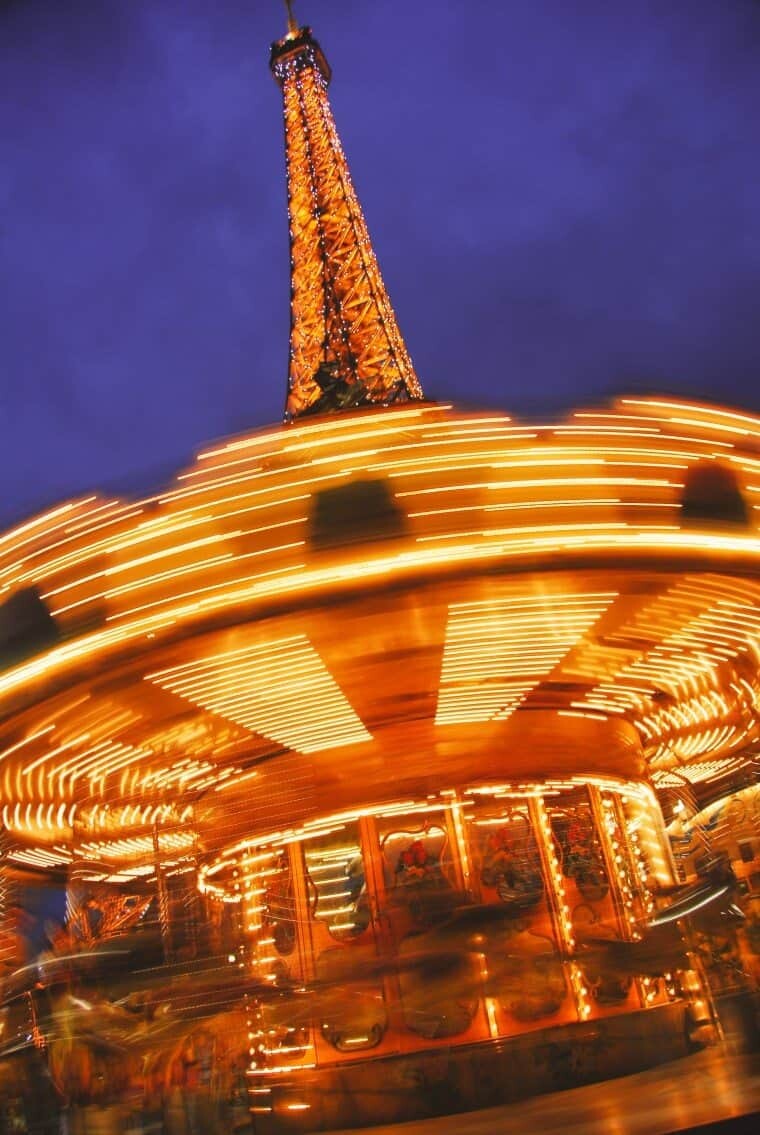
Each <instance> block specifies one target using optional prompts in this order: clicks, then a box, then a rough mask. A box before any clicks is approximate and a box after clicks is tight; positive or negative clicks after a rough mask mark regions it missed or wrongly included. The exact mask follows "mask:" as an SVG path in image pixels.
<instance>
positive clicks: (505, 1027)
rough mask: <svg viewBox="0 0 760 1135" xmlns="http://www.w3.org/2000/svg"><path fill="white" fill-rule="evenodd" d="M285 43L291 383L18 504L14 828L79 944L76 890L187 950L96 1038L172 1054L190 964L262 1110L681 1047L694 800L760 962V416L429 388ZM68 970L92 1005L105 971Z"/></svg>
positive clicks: (441, 1098)
mask: <svg viewBox="0 0 760 1135" xmlns="http://www.w3.org/2000/svg"><path fill="white" fill-rule="evenodd" d="M272 65H273V69H274V72H275V75H276V77H277V79H278V81H279V82H280V84H281V86H282V90H283V95H284V100H285V122H286V142H287V152H288V198H289V210H290V222H291V247H292V270H293V306H292V329H291V371H290V395H289V400H288V418H289V419H290V420H289V421H288V422H287V423H286V424H283V423H279V424H277V425H275V426H273V427H271V428H269V429H265V430H260V431H257V432H255V433H251V434H249V435H247V436H242V437H238V438H233V439H229V440H226V441H222V442H219V443H217V444H214V445H212V446H210V447H209V448H208V449H207V450H205V451H204V452H202V453H200V454H199V456H198V458H197V460H196V462H195V463H194V464H193V465H192V466H191V467H190V468H189V469H187V470H185V471H184V472H182V473H181V474H179V475H178V476H177V478H176V479H175V480H174V482H173V483H172V484H171V485H169V486H168V487H167V488H166V489H164V490H163V491H160V492H157V493H156V494H154V495H152V496H150V497H148V498H147V499H144V500H115V499H108V498H101V497H98V496H96V495H93V496H88V497H85V498H82V499H80V500H74V501H70V502H67V503H64V504H62V505H59V506H57V507H55V508H53V509H51V510H50V511H49V512H47V513H45V514H43V515H40V516H36V517H32V518H31V519H29V520H28V521H26V522H25V523H23V524H21V525H19V526H18V527H17V528H15V529H14V530H12V531H10V532H7V533H5V534H3V535H2V536H0V822H1V823H2V827H3V831H2V847H0V850H2V852H3V854H2V856H1V857H0V868H2V869H3V870H7V872H8V874H9V875H14V873H15V874H18V876H19V877H23V878H25V879H27V878H28V877H29V876H30V875H32V874H34V875H35V876H36V877H44V878H49V877H50V875H51V874H52V875H53V876H55V877H58V878H61V877H62V876H66V877H67V878H68V880H69V895H70V898H71V899H72V909H71V912H70V918H69V933H68V934H67V935H66V936H65V937H64V940H63V952H64V953H66V954H67V956H68V954H69V953H75V954H76V952H77V950H78V949H81V947H82V945H83V944H84V945H85V946H86V947H87V949H88V951H89V949H90V948H92V947H93V942H92V941H91V937H92V934H91V931H92V929H93V928H92V922H91V920H89V919H88V917H87V915H88V911H91V910H92V909H93V907H97V908H98V910H99V918H98V920H97V921H98V923H99V926H100V927H101V930H102V929H103V928H104V927H105V928H106V929H107V928H109V927H111V928H113V933H114V934H116V933H122V935H123V932H124V930H125V928H126V929H129V930H130V931H132V930H135V928H137V929H138V930H140V929H141V928H142V927H143V921H144V919H147V918H148V916H149V915H150V917H152V918H153V922H154V927H155V928H157V929H158V931H160V940H161V946H162V948H163V960H164V961H166V962H174V963H175V965H174V967H172V966H168V965H167V966H156V968H155V971H154V970H151V971H141V975H140V976H139V977H138V976H135V978H134V982H135V986H134V989H133V990H132V993H133V995H134V996H133V998H132V999H131V1000H132V1002H133V1003H134V1004H135V1005H138V1004H139V1005H142V1004H145V1005H147V1004H149V1003H153V1004H156V1003H157V1000H156V997H155V996H154V994H153V993H152V992H151V988H150V982H151V981H153V982H154V983H155V981H158V982H159V984H160V1001H161V1004H162V1009H161V1011H160V1012H157V1013H156V1014H155V1018H151V1021H148V1020H147V1019H144V1018H143V1017H142V1015H140V1016H139V1017H136V1016H134V1015H133V1014H132V1015H130V1014H129V1013H127V1011H126V1010H124V1015H123V1016H122V1017H121V1018H119V1019H118V1021H117V1022H116V1023H117V1024H118V1028H119V1030H120V1031H119V1033H118V1037H117V1039H118V1043H117V1044H115V1045H114V1046H113V1059H114V1061H116V1062H117V1063H123V1055H122V1053H123V1045H122V1041H123V1037H124V1035H126V1033H127V1032H128V1030H129V1028H130V1025H131V1026H134V1028H135V1029H139V1032H140V1041H139V1043H140V1044H141V1045H143V1046H148V1045H149V1044H150V1043H155V1047H156V1049H157V1050H158V1053H157V1054H156V1053H153V1055H154V1056H156V1066H159V1067H164V1068H166V1069H167V1077H169V1078H170V1076H169V1069H170V1067H171V1053H172V1052H175V1053H176V1051H177V1049H178V1045H180V1042H181V1041H182V1039H183V1033H184V1034H187V1035H186V1037H185V1039H186V1040H187V1043H188V1044H190V1046H191V1047H192V1044H194V1043H195V1041H197V1040H198V1038H197V1036H196V1037H195V1040H193V1033H194V1030H195V1028H196V1022H195V1021H193V1020H192V1019H191V1016H190V1014H189V1011H188V1002H187V996H188V988H189V986H191V987H192V999H191V1000H192V1005H193V1006H195V1007H196V1008H197V1010H198V1012H199V1013H202V1014H203V1016H204V1022H203V1029H204V1030H205V1040H204V1038H203V1037H201V1045H203V1044H207V1042H208V1036H209V1035H210V1034H214V1035H215V1036H216V1038H217V1040H218V1044H217V1047H216V1052H217V1054H218V1058H219V1060H220V1061H222V1059H227V1060H228V1066H227V1067H226V1068H225V1067H220V1068H219V1069H218V1070H217V1071H218V1081H219V1082H220V1083H222V1082H223V1083H228V1082H230V1080H231V1077H232V1072H233V1067H232V1065H233V1064H234V1067H235V1068H238V1069H239V1067H240V1064H241V1062H242V1064H243V1065H244V1067H245V1071H244V1074H243V1075H244V1083H245V1084H247V1086H248V1089H249V1093H250V1094H249V1100H250V1104H251V1110H252V1112H253V1113H254V1115H255V1120H256V1131H257V1132H261V1133H263V1135H281V1133H282V1132H291V1131H296V1130H301V1131H309V1132H311V1131H315V1130H319V1129H327V1130H332V1129H335V1128H340V1127H346V1126H348V1125H351V1126H355V1125H356V1124H358V1123H363V1122H366V1123H368V1124H371V1123H378V1122H383V1121H388V1122H392V1121H396V1120H398V1119H403V1118H413V1117H415V1116H416V1115H419V1114H426V1113H431V1112H432V1113H436V1112H445V1111H451V1110H463V1109H468V1108H471V1107H476V1106H479V1105H482V1104H486V1103H497V1102H500V1101H504V1100H507V1099H511V1098H515V1097H518V1096H520V1095H524V1094H526V1093H530V1092H538V1091H544V1090H548V1089H553V1088H561V1087H567V1086H569V1085H570V1084H571V1083H573V1082H578V1080H583V1079H594V1078H601V1077H603V1076H608V1075H614V1074H618V1073H621V1072H625V1071H632V1070H634V1069H636V1068H639V1067H642V1066H644V1065H646V1064H649V1063H653V1062H657V1061H664V1060H667V1059H668V1058H671V1057H678V1056H681V1055H683V1054H684V1052H685V1051H686V1048H687V1045H688V1044H689V1043H695V1042H697V1041H699V1040H700V1039H705V1038H706V1036H708V1034H710V1033H711V1030H714V1029H715V1027H716V1014H715V1012H714V1011H713V1006H712V1005H711V998H710V982H709V981H707V980H706V974H705V969H706V968H707V970H708V971H709V969H710V965H709V958H708V957H707V955H706V953H705V951H704V949H703V948H702V947H703V945H704V943H703V942H702V943H700V950H699V951H697V950H696V949H695V948H694V945H695V943H694V941H692V942H689V941H686V942H684V941H683V940H682V937H681V935H680V933H679V932H678V930H676V929H675V927H677V925H678V923H679V921H680V918H681V916H682V915H684V914H685V913H687V912H688V911H689V910H690V909H691V908H692V907H699V908H700V911H701V913H702V915H703V916H704V917H706V918H707V917H708V916H709V915H711V913H712V915H714V916H715V921H716V923H717V925H718V926H719V929H720V935H721V938H720V948H719V950H718V953H719V955H720V957H721V958H725V957H727V956H728V955H727V948H726V941H725V940H724V939H725V932H724V931H725V920H724V919H723V917H722V909H723V908H722V907H721V906H720V903H721V901H722V900H723V898H724V897H725V896H726V895H727V894H728V893H729V891H731V896H732V897H733V895H734V891H733V890H731V887H732V883H731V880H730V878H729V877H728V876H727V875H725V874H723V875H721V876H720V877H718V878H712V879H708V881H707V882H705V880H704V879H701V880H700V879H699V878H698V877H699V875H700V872H701V871H702V867H703V860H704V858H705V855H706V854H707V853H709V852H710V848H709V846H708V845H707V844H708V843H709V841H707V842H706V838H707V837H706V835H705V833H706V832H707V831H708V829H709V832H710V836H711V838H712V836H713V835H714V834H715V833H718V832H720V841H722V843H720V841H719V846H720V847H721V849H722V850H725V851H726V854H727V855H728V857H729V858H730V859H731V860H732V861H733V862H734V864H735V865H736V866H737V873H741V874H742V876H743V880H744V883H745V884H746V888H747V890H746V894H745V897H744V899H742V900H740V901H743V902H745V907H746V911H747V926H748V927H750V928H752V935H750V933H749V930H748V929H746V928H745V929H744V930H743V931H742V934H743V935H744V938H743V943H744V954H743V957H744V958H745V960H746V959H747V958H750V955H751V959H750V960H751V964H752V965H754V966H755V970H756V971H757V949H756V948H755V949H754V954H753V953H752V943H753V942H755V943H756V942H757V941H758V939H760V839H758V818H759V817H760V789H759V788H758V786H757V766H758V759H759V757H760V715H759V713H758V710H759V709H760V509H759V508H758V506H757V505H755V506H754V507H752V504H751V502H752V501H753V500H756V499H757V495H756V494H757V493H758V492H760V484H758V481H759V480H760V478H759V477H758V473H759V471H760V419H758V418H757V417H753V416H751V415H748V414H742V413H738V412H736V411H733V410H729V409H722V408H719V407H713V406H701V405H698V404H695V403H676V402H674V401H672V400H668V399H667V398H656V397H653V398H621V399H619V400H618V401H617V402H616V403H615V404H613V405H611V406H607V407H602V408H598V407H597V408H591V409H583V410H579V411H577V412H574V413H572V414H571V415H570V416H569V417H568V418H567V419H566V420H563V421H559V422H554V423H546V422H544V423H539V424H533V423H521V422H514V421H512V420H511V419H510V418H509V417H508V416H507V415H506V414H504V413H501V412H498V411H493V412H483V413H471V412H467V411H462V410H458V409H456V408H452V407H451V406H448V405H442V404H436V403H431V402H426V401H423V400H422V399H421V397H420V389H419V385H418V383H417V381H416V379H415V377H414V373H413V371H412V369H411V364H410V363H409V360H408V356H407V354H406V351H405V349H404V346H403V342H402V340H401V337H400V335H399V332H398V329H397V327H396V323H395V320H394V317H393V314H392V312H391V309H390V305H389V303H388V300H387V296H386V294H385V291H384V289H383V287H382V283H381V281H380V276H379V272H378V270H377V265H376V263H375V260H374V256H373V255H372V251H371V248H370V246H369V241H368V238H367V235H366V229H365V227H364V222H363V219H362V218H361V213H360V211H359V206H358V203H357V201H356V197H355V194H354V192H353V189H352V188H351V183H350V179H349V177H348V171H347V169H346V166H345V160H344V158H343V155H342V152H341V150H340V145H339V143H338V140H337V135H336V134H335V128H334V125H333V123H332V118H331V115H330V109H329V105H328V102H327V96H326V84H327V78H328V76H329V69H328V67H327V63H326V62H325V59H324V56H323V55H322V53H321V51H320V49H319V47H318V45H317V44H316V41H315V40H314V39H313V37H312V35H311V33H310V32H309V31H308V30H307V29H304V28H297V27H296V26H295V24H294V23H293V22H291V25H290V28H289V31H288V34H287V35H286V36H285V37H284V38H283V39H282V40H279V41H278V42H277V43H276V44H275V45H274V47H273V50H272ZM388 403H394V404H393V405H388ZM327 410H333V411H335V410H339V411H341V412H338V413H322V412H321V411H327ZM309 411H311V412H309ZM663 802H664V804H665V809H666V811H665V814H664V813H663V806H662V805H663ZM705 809H707V810H708V812H709V815H708V820H707V821H706V820H705V815H706V812H705ZM666 822H669V823H670V834H671V835H675V845H674V846H675V850H676V855H675V857H674V855H673V852H672V848H671V843H670V841H669V839H668V832H667V831H666ZM674 825H675V826H674ZM0 882H2V880H0ZM682 884H685V889H684V886H682ZM191 899H192V904H191V902H190V900H191ZM745 900H746V901H745ZM1 903H2V889H1V888H0V904H1ZM716 904H717V905H716ZM191 905H192V909H193V911H194V914H193V921H194V923H197V925H198V928H199V933H198V935H196V939H194V940H191V939H192V935H190V934H183V931H182V927H181V926H180V925H179V923H180V921H181V918H179V917H177V915H178V912H179V914H180V915H181V912H182V911H185V910H187V909H189V908H190V906H191ZM1 913H2V911H1V910H0V915H1ZM88 927H89V929H88ZM713 928H714V927H713ZM697 929H699V927H697ZM0 930H2V926H0ZM702 930H703V931H704V937H705V938H707V937H708V936H709V931H710V926H709V924H708V925H707V926H706V928H705V926H704V925H703V927H702ZM700 932H701V931H700ZM136 937H139V935H136ZM204 944H205V945H204ZM740 945H741V941H740ZM204 948H205V950H206V953H207V954H208V953H209V952H210V953H212V954H213V955H214V959H215V964H216V962H218V963H219V964H218V965H217V966H216V968H213V967H210V966H209V965H208V961H209V959H208V957H204V956H202V955H203V951H204ZM181 959H184V960H185V961H186V962H187V964H188V965H191V964H194V963H202V964H203V966H204V967H205V968H201V966H200V965H199V966H198V968H197V970H196V977H195V980H194V981H193V982H192V983H189V982H187V980H186V978H185V975H184V974H183V973H182V972H181V965H180V961H181ZM1 960H2V957H1V955H0V961H1ZM720 964H721V965H722V964H723V963H722V962H721V963H720ZM713 968H714V970H715V972H716V973H718V978H719V981H718V982H717V983H716V988H718V989H720V984H719V983H720V982H721V981H723V980H724V978H725V976H726V972H729V975H731V974H734V975H735V973H736V972H737V967H733V968H731V969H730V971H729V969H728V968H727V967H724V968H723V970H722V971H721V970H720V966H717V967H713ZM746 968H748V966H746V965H745V969H746ZM738 970H741V965H739V966H738ZM159 971H160V973H159V976H158V978H156V976H155V974H156V973H158V972H159ZM167 971H168V972H167ZM220 971H223V974H222V976H220ZM29 972H30V973H31V980H32V981H33V982H34V989H35V991H36V992H34V993H32V992H31V991H29V998H30V1003H31V999H33V997H39V998H40V1000H42V998H43V993H42V992H40V991H39V989H38V986H39V985H40V984H42V985H44V981H45V979H46V974H47V973H48V971H47V970H46V969H45V967H44V966H43V967H42V968H41V969H40V970H39V971H38V970H36V969H35V970H31V969H30V971H29ZM150 974H153V976H152V977H151V976H150ZM146 975H147V976H146ZM707 977H711V975H710V973H709V972H708V974H707ZM38 978H40V979H41V982H40V981H38ZM20 980H23V978H22V979H20ZM201 982H203V983H205V986H204V990H203V993H202V991H201ZM141 983H142V984H141ZM50 984H51V985H53V986H54V985H55V971H54V972H53V976H52V977H51V978H50ZM121 992H123V990H122V991H121ZM83 1003H84V1005H85V1008H84V1009H83V1008H82V1006H83ZM63 1007H64V1010H65V1019H66V1021H67V1022H71V1021H73V1020H74V1019H75V1015H76V1013H77V1012H79V1013H82V1012H85V1013H86V1015H87V1016H86V1025H85V1026H84V1027H83V1030H82V1032H83V1033H84V1034H86V1035H87V1036H88V1037H92V1036H94V1035H95V1034H97V1033H98V1022H99V1021H101V1022H102V1033H103V1035H101V1036H100V1037H99V1038H98V1039H99V1041H100V1042H101V1043H100V1048H101V1049H102V1048H105V1047H107V1040H108V1030H110V1029H112V1028H113V1027H114V1020H115V1014H116V1013H117V1009H116V1006H115V1005H114V1004H112V1003H111V1002H110V1001H107V1000H105V1001H104V1000H102V999H100V998H93V999H91V1000H89V1001H88V1000H87V999H86V998H85V999H84V1002H83V999H82V998H77V999H74V1000H71V999H69V1001H68V1002H66V1001H65V1000H64V1001H63ZM99 1013H100V1014H101V1016H100V1017H98V1014H99ZM166 1022H170V1023H171V1027H172V1028H173V1029H174V1031H173V1032H172V1033H171V1043H170V1049H171V1051H170V1052H169V1054H168V1056H167V1054H166V1053H165V1052H164V1053H162V1052H161V1051H160V1049H161V1045H162V1044H164V1043H165V1041H164V1040H163V1039H162V1038H164V1037H165V1033H164V1031H163V1030H164V1028H165V1025H166ZM151 1026H155V1041H154V1042H153V1041H152V1038H151V1036H150V1035H148V1030H149V1028H150V1027H151ZM25 1027H26V1026H25ZM68 1027H69V1026H68V1024H67V1028H68ZM27 1031H28V1030H27ZM27 1031H23V1035H24V1036H25V1035H27ZM74 1031H75V1032H76V1030H74ZM52 1034H53V1035H54V1029H53V1030H52ZM5 1035H9V1030H8V1029H6V1034H5ZM224 1054H226V1056H225V1055H224ZM70 1056H71V1054H70V1052H69V1051H68V1050H65V1051H64V1053H63V1055H62V1056H61V1058H60V1061H59V1063H60V1064H61V1065H62V1067H63V1071H62V1072H61V1080H62V1083H61V1085H60V1086H61V1089H62V1092H63V1094H69V1095H70V1094H71V1092H72V1091H73V1090H76V1091H80V1086H79V1079H78V1075H79V1073H78V1070H77V1067H76V1061H74V1060H71V1059H69V1058H70ZM101 1056H102V1053H101ZM99 1058H100V1057H99ZM164 1058H166V1061H167V1062H168V1063H165V1064H164V1065H161V1064H160V1061H161V1059H164ZM67 1059H69V1064H70V1066H71V1068H72V1075H71V1083H69V1084H68V1086H67V1082H66V1060H67ZM420 1084H426V1085H429V1090H428V1091H425V1092H423V1091H420V1090H419V1085H420Z"/></svg>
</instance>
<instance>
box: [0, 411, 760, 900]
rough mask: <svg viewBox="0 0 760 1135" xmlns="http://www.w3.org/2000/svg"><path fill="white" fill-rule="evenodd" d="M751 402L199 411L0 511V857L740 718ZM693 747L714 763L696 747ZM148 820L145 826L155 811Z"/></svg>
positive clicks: (116, 864)
mask: <svg viewBox="0 0 760 1135" xmlns="http://www.w3.org/2000/svg"><path fill="white" fill-rule="evenodd" d="M758 491H760V420H758V419H757V418H752V417H750V416H748V415H744V414H740V413H736V412H733V411H729V410H724V409H720V408H717V407H711V406H702V405H695V404H686V403H675V402H667V401H664V400H656V399H642V398H627V399H622V400H621V401H620V402H618V403H617V404H616V405H614V406H612V407H610V408H605V409H602V410H594V409H592V410H588V411H578V412H576V413H574V414H572V415H571V416H570V417H569V418H568V419H567V420H565V421H563V422H560V423H554V424H538V425H533V424H526V423H518V422H514V421H511V420H510V419H509V418H508V417H505V416H504V415H500V414H495V413H478V414H475V413H465V412H461V411H458V410H454V409H452V408H451V407H448V406H442V405H437V404H432V403H410V404H408V405H406V406H404V407H402V408H398V409H391V408H379V409H369V410H362V411H357V412H353V413H346V412H344V413H342V414H340V415H325V416H322V417H314V418H312V419H302V420H301V421H299V422H297V423H294V424H291V425H289V426H282V427H276V428H273V429H270V430H265V431H262V432H258V433H255V434H252V435H250V436H246V437H241V438H235V439H233V440H228V441H224V442H220V443H219V444H217V445H214V446H211V447H210V448H209V449H208V450H206V451H205V452H203V453H201V454H200V455H199V457H198V459H197V461H196V464H195V465H194V466H193V467H192V468H190V469H189V470H187V471H186V472H184V473H182V474H180V475H179V476H178V477H177V479H176V481H175V482H174V484H173V485H171V486H170V487H169V488H168V489H167V490H166V491H165V492H163V493H158V494H156V495H155V496H152V497H150V498H148V499H144V500H138V501H125V500H113V499H104V498H101V497H98V496H92V497H88V498H85V499H80V500H75V501H70V502H68V503H66V504H63V505H61V506H59V507H57V508H55V509H53V510H51V511H50V512H48V513H46V514H44V515H42V516H38V517H35V518H32V519H31V520H29V521H27V522H26V523H25V524H23V525H21V526H20V527H18V528H16V529H14V530H13V531H11V532H8V533H6V534H5V535H4V536H2V537H0V582H1V585H2V589H3V595H4V602H3V604H2V607H0V651H1V654H0V657H1V658H2V669H1V670H0V715H1V718H0V721H1V723H0V809H1V812H0V814H1V815H2V821H3V824H4V826H5V828H6V830H7V832H8V833H9V837H10V839H11V845H10V848H9V852H8V854H9V859H10V861H11V862H15V863H16V864H18V865H22V866H27V867H36V868H40V869H44V870H49V869H55V868H56V867H57V866H61V867H63V866H64V865H66V864H67V863H68V862H69V861H70V858H71V855H72V841H73V839H74V833H75V831H76V842H77V847H78V852H77V854H78V855H79V856H80V857H84V858H86V859H88V860H91V862H92V864H93V867H92V870H93V872H95V873H96V874H97V877H100V878H106V877H116V878H118V877H130V876H132V875H135V874H139V873H141V872H142V873H148V872H150V871H151V870H152V867H151V863H152V862H153V856H154V854H155V851H156V846H155V842H154V841H155V839H156V838H157V839H158V841H159V847H160V851H161V854H162V856H163V857H164V858H166V857H169V858H171V857H174V858H175V859H176V860H177V861H178V862H181V861H182V859H183V857H188V856H190V855H192V854H196V853H197V851H198V847H199V846H200V848H202V849H203V848H205V849H213V850H215V851H218V850H219V849H221V848H223V847H224V846H225V844H226V842H228V841H229V840H230V839H232V838H233V836H234V834H235V833H238V832H240V831H241V830H244V829H245V830H251V828H254V829H256V828H260V827H262V825H267V824H276V823H277V822H278V820H279V818H281V817H285V816H287V817H288V818H289V819H290V820H291V821H298V820H302V819H304V818H306V817H308V816H309V815H311V814H317V813H319V811H320V809H321V810H323V811H324V809H325V808H326V807H327V808H328V810H329V809H332V808H334V807H341V806H350V805H353V804H356V802H357V801H359V800H362V799H367V800H382V799H384V798H388V797H389V795H390V794H394V795H395V796H398V793H399V792H402V793H403V792H408V793H410V794H415V793H416V794H419V793H424V792H426V791H434V790H437V789H438V788H439V787H440V786H441V785H442V784H443V783H444V782H445V783H446V784H447V785H448V784H451V785H456V784H457V783H461V782H462V779H463V778H465V777H466V778H470V779H473V778H474V779H475V780H478V779H486V778H487V777H488V776H489V775H492V773H493V770H494V769H495V768H497V767H498V769H499V774H500V775H501V776H508V777H513V778H515V779H517V780H520V779H525V778H530V777H535V776H543V775H555V774H562V773H567V772H568V771H575V772H577V771H579V770H583V771H586V772H588V773H590V774H591V773H594V772H600V773H604V774H612V775H619V776H623V777H630V776H634V775H635V776H638V775H642V774H649V775H650V776H654V777H655V779H656V778H657V777H658V776H659V777H665V776H670V777H671V778H672V777H673V776H676V777H678V776H681V775H684V776H685V777H686V779H689V776H690V773H689V770H693V776H692V778H691V779H692V780H698V779H699V775H702V774H699V773H698V772H697V770H698V769H707V770H708V774H709V775H718V774H720V773H722V772H723V773H729V772H732V771H735V770H737V769H741V768H742V767H743V766H745V765H746V764H747V763H748V762H750V761H751V760H752V759H753V756H754V753H755V752H756V750H757V748H758V725H757V704H758V697H759V696H760V678H759V676H758V663H759V660H760V654H759V652H758V642H759V640H760V602H758V599H759V591H760V580H758V568H759V567H760V539H759V538H758V537H759V533H758V508H759V507H760V499H759V498H758V497H757V494H758ZM708 774H704V775H708ZM157 833H158V834H157Z"/></svg>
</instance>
